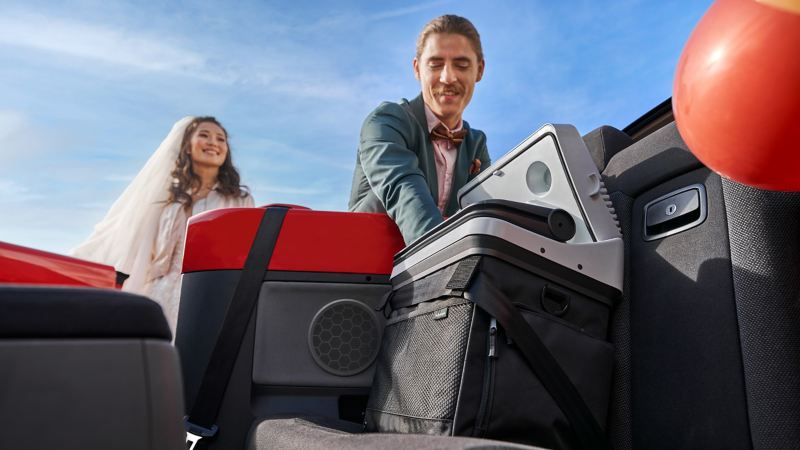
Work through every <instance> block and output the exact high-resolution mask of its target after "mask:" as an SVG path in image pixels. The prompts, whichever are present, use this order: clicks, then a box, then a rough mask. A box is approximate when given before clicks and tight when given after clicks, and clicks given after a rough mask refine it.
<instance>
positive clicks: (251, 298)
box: [183, 207, 288, 449]
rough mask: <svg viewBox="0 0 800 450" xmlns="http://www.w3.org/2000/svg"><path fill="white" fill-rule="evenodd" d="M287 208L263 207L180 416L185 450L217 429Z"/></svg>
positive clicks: (191, 447)
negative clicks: (200, 373) (191, 395)
mask: <svg viewBox="0 0 800 450" xmlns="http://www.w3.org/2000/svg"><path fill="white" fill-rule="evenodd" d="M287 211H288V208H285V207H268V208H266V209H265V210H264V215H263V216H262V218H261V222H260V224H259V226H258V230H257V231H256V235H255V238H254V239H253V243H252V245H251V246H250V251H249V253H248V255H247V259H246V260H245V263H244V267H243V268H242V272H241V275H240V276H239V282H238V283H237V285H236V290H235V291H234V293H233V297H232V298H231V300H230V302H229V303H228V307H227V308H226V311H225V319H224V320H223V322H222V327H221V328H220V330H219V334H218V335H217V342H216V344H215V345H214V349H213V350H212V352H211V357H210V358H209V360H208V365H207V366H206V371H205V373H204V374H203V379H202V381H201V382H200V388H199V389H198V391H197V397H196V398H195V401H194V405H193V406H192V409H191V411H190V412H189V415H188V416H186V417H184V419H183V422H184V428H186V432H187V442H186V443H187V448H189V449H194V447H195V446H196V445H197V443H198V442H199V441H200V440H201V439H203V438H210V437H213V436H214V435H215V434H216V433H217V431H218V427H217V425H216V424H215V422H216V420H217V415H218V414H219V409H220V406H221V405H222V399H223V398H224V396H225V390H226V389H227V387H228V382H229V381H230V377H231V372H232V371H233V365H234V363H235V362H236V359H237V357H238V355H239V349H240V348H241V346H242V340H243V339H244V335H245V332H246V331H247V326H248V324H249V322H250V317H251V316H252V313H253V308H254V307H255V304H256V301H257V300H258V294H259V291H260V290H261V284H262V283H263V281H264V276H265V275H266V272H267V266H268V265H269V261H270V258H272V252H273V250H274V249H275V244H276V242H277V241H278V235H279V234H280V231H281V226H282V225H283V219H284V218H285V217H286V212H287Z"/></svg>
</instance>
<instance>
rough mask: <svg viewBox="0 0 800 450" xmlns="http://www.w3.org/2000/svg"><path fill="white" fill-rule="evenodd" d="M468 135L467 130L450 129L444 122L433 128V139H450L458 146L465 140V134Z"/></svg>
mask: <svg viewBox="0 0 800 450" xmlns="http://www.w3.org/2000/svg"><path fill="white" fill-rule="evenodd" d="M466 135H467V130H464V129H463V128H462V129H461V130H458V131H450V130H448V129H447V128H445V126H444V125H443V124H441V123H440V124H439V125H436V126H435V127H433V129H432V130H431V139H444V140H446V141H450V142H452V143H453V145H455V146H456V147H458V146H459V145H461V142H463V141H464V136H466Z"/></svg>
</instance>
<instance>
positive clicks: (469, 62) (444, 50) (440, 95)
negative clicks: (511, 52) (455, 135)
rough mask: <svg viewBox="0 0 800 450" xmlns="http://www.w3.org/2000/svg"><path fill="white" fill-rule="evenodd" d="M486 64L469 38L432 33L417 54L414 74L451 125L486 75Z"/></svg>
mask: <svg viewBox="0 0 800 450" xmlns="http://www.w3.org/2000/svg"><path fill="white" fill-rule="evenodd" d="M483 66H484V63H483V61H478V55H477V53H475V50H474V49H473V47H472V44H471V43H470V41H469V39H467V38H466V37H464V36H462V35H460V34H451V33H434V34H431V35H429V36H428V39H427V40H426V41H425V46H424V47H423V49H422V54H421V55H420V56H419V58H414V76H416V77H417V79H418V80H419V82H420V85H421V87H422V98H423V99H424V100H425V104H426V105H428V107H429V108H430V109H431V111H433V113H434V114H435V115H436V117H438V118H439V120H441V121H442V122H444V124H445V125H447V127H448V128H453V127H455V126H457V125H458V121H459V120H461V114H462V113H463V112H464V109H465V108H466V107H467V105H468V104H469V101H470V100H471V99H472V93H473V91H474V90H475V83H477V82H478V81H480V80H481V77H483Z"/></svg>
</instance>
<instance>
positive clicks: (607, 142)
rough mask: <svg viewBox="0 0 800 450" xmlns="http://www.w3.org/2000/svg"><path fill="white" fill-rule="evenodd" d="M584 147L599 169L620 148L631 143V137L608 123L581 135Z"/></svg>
mask: <svg viewBox="0 0 800 450" xmlns="http://www.w3.org/2000/svg"><path fill="white" fill-rule="evenodd" d="M583 140H584V142H586V147H588V148H589V153H590V154H591V155H592V160H594V163H595V164H596V165H597V169H598V170H599V171H601V172H602V171H603V170H604V169H605V168H606V164H608V161H609V160H610V159H611V158H612V157H613V156H614V155H616V154H617V153H618V152H619V151H620V150H622V149H624V148H626V147H628V146H629V145H631V144H633V139H631V137H630V136H628V135H627V134H625V133H624V132H622V131H620V130H618V129H616V128H614V127H612V126H608V125H603V126H601V127H599V128H596V129H594V130H592V131H590V132H589V133H587V134H586V135H585V136H583Z"/></svg>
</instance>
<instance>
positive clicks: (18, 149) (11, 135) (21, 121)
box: [0, 109, 54, 167]
mask: <svg viewBox="0 0 800 450" xmlns="http://www.w3.org/2000/svg"><path fill="white" fill-rule="evenodd" d="M52 141H54V137H53V136H51V135H50V133H48V132H47V131H45V130H41V129H38V127H35V126H34V125H33V124H32V123H31V121H30V120H29V118H28V116H27V115H26V114H23V113H21V112H19V111H15V110H8V109H6V110H0V156H2V157H3V159H4V166H6V167H10V166H11V164H13V163H14V162H15V161H16V160H19V159H23V158H30V157H32V156H34V155H36V153H38V152H39V151H40V150H42V149H45V148H47V147H48V145H49V144H51V143H52Z"/></svg>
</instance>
